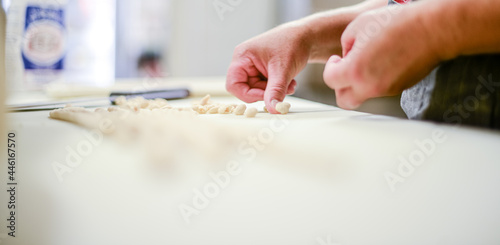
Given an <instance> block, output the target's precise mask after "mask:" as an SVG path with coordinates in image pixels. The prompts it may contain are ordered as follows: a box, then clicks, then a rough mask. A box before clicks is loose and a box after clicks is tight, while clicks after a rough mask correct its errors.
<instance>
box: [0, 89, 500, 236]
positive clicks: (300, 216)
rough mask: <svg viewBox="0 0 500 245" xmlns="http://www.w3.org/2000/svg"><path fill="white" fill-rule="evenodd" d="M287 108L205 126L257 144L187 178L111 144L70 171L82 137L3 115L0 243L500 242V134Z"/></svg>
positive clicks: (29, 116) (191, 167) (32, 115)
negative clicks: (8, 140)
mask: <svg viewBox="0 0 500 245" xmlns="http://www.w3.org/2000/svg"><path fill="white" fill-rule="evenodd" d="M192 101H193V98H188V99H183V100H176V101H172V102H171V103H172V104H173V105H176V106H189V104H190V103H191V102H192ZM214 101H218V102H224V103H233V102H234V103H238V100H237V99H235V98H232V97H227V96H222V97H215V98H214ZM287 101H289V102H290V103H291V104H292V108H291V112H290V113H289V114H288V115H279V116H276V115H270V114H266V113H259V114H258V115H257V117H256V118H249V119H248V118H242V117H236V116H233V115H200V117H203V118H204V119H207V120H210V121H212V122H214V123H216V124H218V125H227V127H234V128H241V129H246V130H244V131H243V132H244V133H246V134H248V137H254V138H255V139H260V141H259V143H260V144H259V145H258V147H253V148H252V147H250V145H251V144H249V143H248V144H245V145H246V146H247V148H244V149H241V148H240V149H239V151H236V152H234V154H232V155H231V157H228V158H227V159H226V158H224V160H220V161H219V162H215V163H214V162H213V161H208V160H207V161H196V162H190V161H189V160H186V161H181V162H183V163H182V165H181V166H168V165H166V166H153V165H151V164H149V163H147V161H146V160H145V159H144V154H142V153H141V152H140V150H137V149H130V148H129V147H127V146H124V145H123V144H120V143H119V142H117V141H116V140H115V139H113V138H109V137H104V139H102V141H100V142H98V143H97V144H92V145H91V146H92V147H91V149H89V151H88V152H89V153H88V154H84V155H80V156H77V158H78V157H80V159H76V158H74V157H75V156H73V155H72V153H71V152H72V151H76V150H75V149H78V146H79V144H81V142H85V141H89V142H91V141H92V140H91V138H89V137H91V136H89V132H90V131H89V130H88V129H84V128H81V127H79V126H76V125H73V124H70V123H67V122H63V121H57V120H52V119H49V118H48V111H41V112H23V113H9V114H8V115H7V117H8V122H9V123H10V125H9V127H8V131H9V132H13V133H15V137H13V140H15V141H16V150H17V151H16V158H17V162H16V165H15V167H16V168H15V170H16V171H15V180H14V181H10V182H15V183H16V184H17V185H15V187H16V189H15V190H16V192H15V195H14V196H15V197H14V199H15V203H16V207H15V215H14V216H15V229H16V230H15V235H16V237H15V238H12V237H10V236H8V235H6V233H7V232H10V230H8V229H7V227H6V226H7V225H8V224H7V223H8V222H7V221H6V220H7V219H9V218H10V216H11V215H10V213H8V212H7V207H8V204H7V203H8V201H9V200H12V197H11V196H12V195H11V194H10V193H8V192H5V191H3V195H4V197H5V198H4V197H2V199H1V200H2V203H1V210H2V213H1V215H2V217H1V218H2V222H3V223H2V230H1V231H2V233H3V235H0V239H1V241H2V244H4V243H5V244H51V245H58V244H61V245H62V244H190V245H191V244H204V245H207V244H214V245H215V244H217V245H222V244H228V245H229V244H231V245H234V244H238V245H243V244H248V245H256V244H274V245H275V244H297V245H298V244H342V245H354V244H498V243H499V242H500V233H499V232H498V230H499V229H500V208H498V207H500V150H499V149H500V134H499V133H498V132H494V131H488V130H481V129H474V128H466V127H455V126H449V125H438V124H434V123H428V122H417V121H408V120H401V119H396V118H391V117H383V116H377V115H371V114H365V113H359V112H352V111H344V110H341V109H339V108H336V107H332V106H327V105H323V104H318V103H314V102H310V101H306V100H301V99H297V98H293V97H290V98H288V99H287ZM252 106H255V107H256V108H259V109H262V107H263V104H262V103H256V104H255V105H252ZM277 125H278V126H279V127H278V126H277ZM259 137H260V138H259ZM91 143H92V142H91ZM177 157H179V158H183V157H186V159H187V158H188V156H177ZM68 163H71V164H68ZM61 164H62V165H64V166H66V167H67V169H65V172H64V175H63V176H64V177H63V178H60V176H59V175H60V174H58V171H61V169H60V166H61ZM58 166H59V167H58ZM2 169H3V170H2V171H3V172H2V173H1V176H4V177H6V176H8V175H7V171H8V170H7V164H4V167H2ZM59 173H60V172H59ZM10 182H9V180H8V179H5V178H4V180H3V181H2V185H3V186H4V188H5V189H9V188H10V187H13V186H14V185H8V184H7V183H10ZM12 210H13V209H10V210H9V211H12ZM5 224H7V225H5Z"/></svg>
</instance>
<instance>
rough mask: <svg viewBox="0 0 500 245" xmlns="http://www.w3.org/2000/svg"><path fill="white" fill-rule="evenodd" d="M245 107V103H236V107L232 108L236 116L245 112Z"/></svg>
mask: <svg viewBox="0 0 500 245" xmlns="http://www.w3.org/2000/svg"><path fill="white" fill-rule="evenodd" d="M246 109H247V106H246V105H245V104H241V105H238V106H236V108H234V111H233V113H234V115H237V116H241V115H243V114H245V110H246Z"/></svg>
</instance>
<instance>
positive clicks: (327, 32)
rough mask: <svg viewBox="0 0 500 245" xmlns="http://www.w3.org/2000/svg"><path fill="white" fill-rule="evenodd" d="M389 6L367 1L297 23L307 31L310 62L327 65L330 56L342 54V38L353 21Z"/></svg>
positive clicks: (384, 3) (385, 1) (319, 14)
mask: <svg viewBox="0 0 500 245" xmlns="http://www.w3.org/2000/svg"><path fill="white" fill-rule="evenodd" d="M386 5H387V0H367V1H364V2H362V3H360V4H357V5H354V6H350V7H345V8H339V9H334V10H330V11H326V12H321V13H317V14H313V15H311V16H308V17H306V18H304V19H301V20H298V21H296V23H294V24H297V25H301V26H303V27H304V28H306V29H307V34H306V35H305V38H306V39H307V43H309V44H310V47H311V50H310V57H309V62H312V63H314V62H320V63H325V62H326V61H327V60H328V58H330V56H332V55H334V54H337V55H340V54H342V45H341V43H340V37H341V36H342V33H343V32H344V30H345V28H346V27H347V25H349V23H351V21H352V20H354V19H355V18H356V17H357V16H358V15H360V14H361V13H363V12H366V11H369V10H372V9H376V8H380V7H383V6H386Z"/></svg>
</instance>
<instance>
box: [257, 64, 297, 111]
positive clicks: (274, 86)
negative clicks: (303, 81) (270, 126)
mask: <svg viewBox="0 0 500 245" xmlns="http://www.w3.org/2000/svg"><path fill="white" fill-rule="evenodd" d="M288 74H290V72H286V71H285V69H282V68H276V67H271V68H270V70H269V77H268V79H267V86H266V91H265V93H264V102H265V103H266V108H267V110H268V111H269V112H270V113H272V114H279V112H278V111H276V109H275V108H276V103H278V102H282V101H283V100H284V99H285V96H286V94H287V90H288V87H289V85H290V83H291V82H292V79H293V77H290V76H289V75H288Z"/></svg>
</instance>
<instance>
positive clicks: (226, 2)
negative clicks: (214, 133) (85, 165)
mask: <svg viewBox="0 0 500 245" xmlns="http://www.w3.org/2000/svg"><path fill="white" fill-rule="evenodd" d="M361 1H362V0H335V1H332V0H251V1H250V0H162V1H157V0H119V1H118V0H67V1H63V0H31V2H34V4H43V5H60V6H63V7H61V8H64V9H65V11H66V12H65V14H66V18H65V23H64V26H65V28H66V34H67V35H66V40H65V42H64V45H65V47H66V50H67V52H66V54H65V58H64V65H65V66H64V75H62V76H59V77H57V78H51V79H53V80H58V81H59V82H61V81H63V82H65V83H88V84H91V85H98V86H99V85H101V86H106V85H109V84H111V83H113V82H115V81H116V82H120V81H121V80H127V79H134V78H145V77H154V78H162V77H200V76H204V77H205V76H225V74H226V71H227V68H228V66H229V63H230V61H231V57H232V52H233V49H234V47H235V46H236V45H238V44H239V43H241V42H243V41H245V40H247V39H249V38H251V37H253V36H255V35H258V34H260V33H262V32H264V31H266V30H269V29H271V28H273V27H275V26H277V25H279V24H281V23H284V22H287V21H290V20H294V19H298V18H301V17H304V16H306V15H309V14H311V13H315V12H318V11H323V10H328V9H332V8H338V7H343V6H348V5H352V4H356V3H358V2H361ZM26 2H27V3H29V2H30V0H10V1H9V0H4V1H3V7H4V8H5V9H6V10H7V19H8V26H7V54H6V55H7V69H8V70H10V71H13V72H12V74H13V75H12V77H11V78H10V79H9V78H8V80H11V83H12V81H18V80H20V79H24V80H26V79H28V78H29V77H28V78H27V75H26V74H24V75H21V72H19V70H20V69H21V68H19V67H22V64H21V63H22V61H21V60H20V58H19V57H20V56H21V54H20V52H19V51H18V49H15V48H9V47H19V46H22V45H23V42H25V39H26V36H24V35H23V34H22V33H23V27H24V23H23V22H22V21H19V20H24V18H23V17H22V14H23V11H24V9H25V6H22V4H21V3H24V4H26ZM46 40H48V39H47V38H45V39H43V42H42V43H47V42H48V41H46ZM37 42H38V43H40V41H37ZM9 43H10V44H9ZM51 45H52V46H54V45H53V44H51ZM9 50H10V51H9ZM16 71H17V72H16ZM322 73H323V66H322V65H318V64H312V65H309V66H308V67H307V68H306V69H305V70H304V71H303V72H302V73H301V74H300V75H299V76H298V77H297V81H298V82H299V87H298V91H297V93H296V95H295V96H297V97H301V98H306V99H309V100H313V101H317V102H321V103H325V104H330V105H335V94H334V92H333V91H332V90H330V89H329V88H328V87H327V86H326V85H324V83H323V79H322ZM16 74H17V75H16ZM16 76H17V77H16ZM46 80H47V79H46ZM42 82H43V83H46V82H47V81H42ZM11 87H16V86H11ZM359 110H360V111H365V112H371V113H376V114H385V115H392V116H397V117H405V115H404V113H403V112H402V110H401V108H400V106H399V98H398V97H394V98H381V99H375V100H371V101H369V102H367V103H365V104H364V105H363V106H362V107H361V108H360V109H359Z"/></svg>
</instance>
